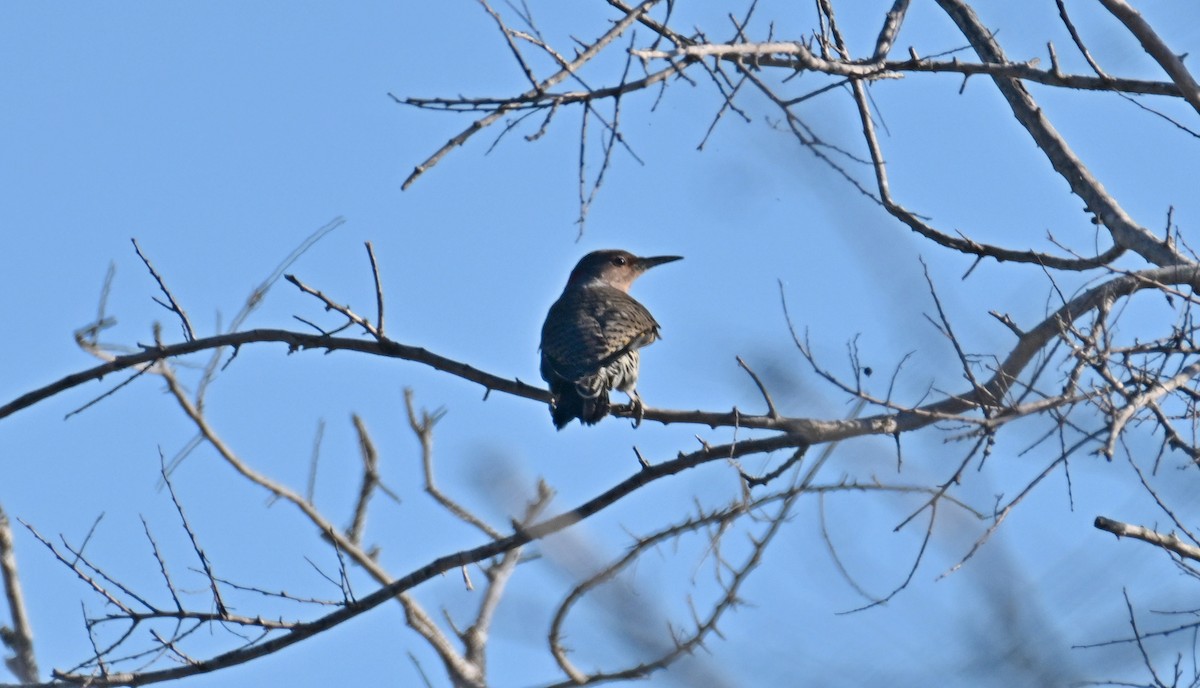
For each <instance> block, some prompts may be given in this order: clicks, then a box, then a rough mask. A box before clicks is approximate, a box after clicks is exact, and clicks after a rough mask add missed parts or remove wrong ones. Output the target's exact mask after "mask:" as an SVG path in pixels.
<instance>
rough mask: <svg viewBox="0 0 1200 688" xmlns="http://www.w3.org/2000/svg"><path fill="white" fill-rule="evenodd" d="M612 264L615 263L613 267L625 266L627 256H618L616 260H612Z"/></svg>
mask: <svg viewBox="0 0 1200 688" xmlns="http://www.w3.org/2000/svg"><path fill="white" fill-rule="evenodd" d="M612 262H613V265H624V264H625V256H616V257H615V258H613V259H612Z"/></svg>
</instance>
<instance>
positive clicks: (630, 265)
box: [541, 251, 680, 430]
mask: <svg viewBox="0 0 1200 688" xmlns="http://www.w3.org/2000/svg"><path fill="white" fill-rule="evenodd" d="M675 260H680V256H655V257H653V258H639V257H637V256H635V255H633V254H632V253H629V252H628V251H593V252H592V253H589V254H587V255H586V256H584V257H583V258H582V259H581V260H580V261H579V264H578V265H576V266H575V269H574V270H572V271H571V277H570V279H568V280H567V287H566V289H563V293H562V296H560V297H558V300H557V301H555V302H554V305H553V306H551V307H550V312H549V313H548V314H546V322H545V323H544V324H543V325H542V345H541V350H542V365H541V372H542V379H543V380H545V381H546V382H548V383H550V392H551V394H553V395H554V405H553V406H552V407H551V410H550V416H551V418H553V419H554V427H556V428H558V429H560V430H561V429H562V428H563V427H564V426H566V424H567V423H570V422H571V419H573V418H578V419H579V421H580V422H581V423H583V424H585V425H595V424H596V423H598V422H599V421H600V419H601V418H603V417H604V416H605V415H607V414H608V409H609V402H608V392H609V390H612V389H619V390H621V391H622V392H625V393H626V394H628V395H629V403H630V404H631V405H632V406H633V408H634V410H635V412H636V413H637V414H638V416H639V420H640V416H641V411H642V399H641V397H640V396H638V393H637V378H638V358H639V356H638V349H640V348H641V347H643V346H646V345H647V344H650V343H651V342H653V341H654V340H656V339H658V322H657V321H656V320H655V319H654V316H652V315H650V311H648V310H646V307H645V306H643V305H642V304H640V303H638V302H637V301H636V300H634V298H633V297H632V296H630V295H629V285H631V284H633V281H634V280H635V279H637V278H638V277H639V276H640V275H641V274H642V273H643V272H645V271H647V270H649V269H650V268H652V267H654V266H656V265H662V264H663V263H670V262H671V261H675Z"/></svg>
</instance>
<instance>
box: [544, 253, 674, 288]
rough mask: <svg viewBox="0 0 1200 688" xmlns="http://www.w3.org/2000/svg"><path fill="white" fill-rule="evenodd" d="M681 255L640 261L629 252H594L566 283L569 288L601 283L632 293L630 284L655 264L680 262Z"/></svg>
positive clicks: (573, 272) (580, 263)
mask: <svg viewBox="0 0 1200 688" xmlns="http://www.w3.org/2000/svg"><path fill="white" fill-rule="evenodd" d="M682 258H683V257H682V256H651V257H648V258H639V257H638V256H635V255H633V254H632V253H630V252H629V251H617V250H605V251H592V252H591V253H589V254H587V255H586V256H584V257H583V258H581V259H580V260H579V263H578V264H577V265H576V266H575V269H574V270H572V271H571V278H570V279H569V280H567V287H580V286H585V285H593V284H600V285H606V286H610V287H615V288H617V289H620V290H621V291H626V292H627V291H629V285H631V284H633V281H634V280H635V279H637V278H638V277H639V276H641V274H642V273H643V272H645V271H647V270H649V269H650V268H652V267H654V266H656V265H662V264H663V263H670V262H672V261H676V260H681V259H682Z"/></svg>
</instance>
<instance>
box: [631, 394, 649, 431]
mask: <svg viewBox="0 0 1200 688" xmlns="http://www.w3.org/2000/svg"><path fill="white" fill-rule="evenodd" d="M629 412H630V413H631V414H633V427H634V428H640V427H641V426H642V419H643V418H645V417H646V406H645V404H643V403H642V398H641V397H640V396H638V395H637V394H631V395H629Z"/></svg>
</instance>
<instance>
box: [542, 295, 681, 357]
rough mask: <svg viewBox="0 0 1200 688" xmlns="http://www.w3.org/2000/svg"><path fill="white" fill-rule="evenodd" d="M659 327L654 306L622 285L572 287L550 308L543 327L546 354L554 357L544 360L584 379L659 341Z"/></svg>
mask: <svg viewBox="0 0 1200 688" xmlns="http://www.w3.org/2000/svg"><path fill="white" fill-rule="evenodd" d="M658 327H659V326H658V322H657V321H655V319H654V316H652V315H650V311H648V310H646V307H645V306H643V305H642V304H640V303H638V302H637V300H635V299H634V298H633V297H631V296H629V295H628V294H626V293H625V292H623V291H621V290H620V289H614V288H611V287H590V288H587V289H576V290H572V291H570V292H567V293H564V294H563V295H562V297H561V298H559V300H558V301H556V302H555V303H554V305H553V306H551V307H550V313H549V315H548V316H547V317H546V324H545V325H543V327H542V353H543V354H544V358H548V359H549V361H545V360H544V361H543V363H544V364H548V365H549V367H550V368H551V370H552V372H553V373H555V374H556V375H557V376H559V377H562V378H565V379H568V380H579V379H580V378H582V377H585V376H588V375H594V374H595V373H596V372H597V371H599V370H600V369H601V368H603V367H604V366H606V365H608V364H609V363H611V362H613V361H615V360H616V359H618V358H620V357H621V356H623V355H624V354H625V353H627V352H629V351H631V350H633V349H637V348H640V347H643V346H646V345H647V344H649V343H651V342H653V341H654V340H655V339H657V338H658ZM545 373H546V371H543V377H545Z"/></svg>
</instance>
